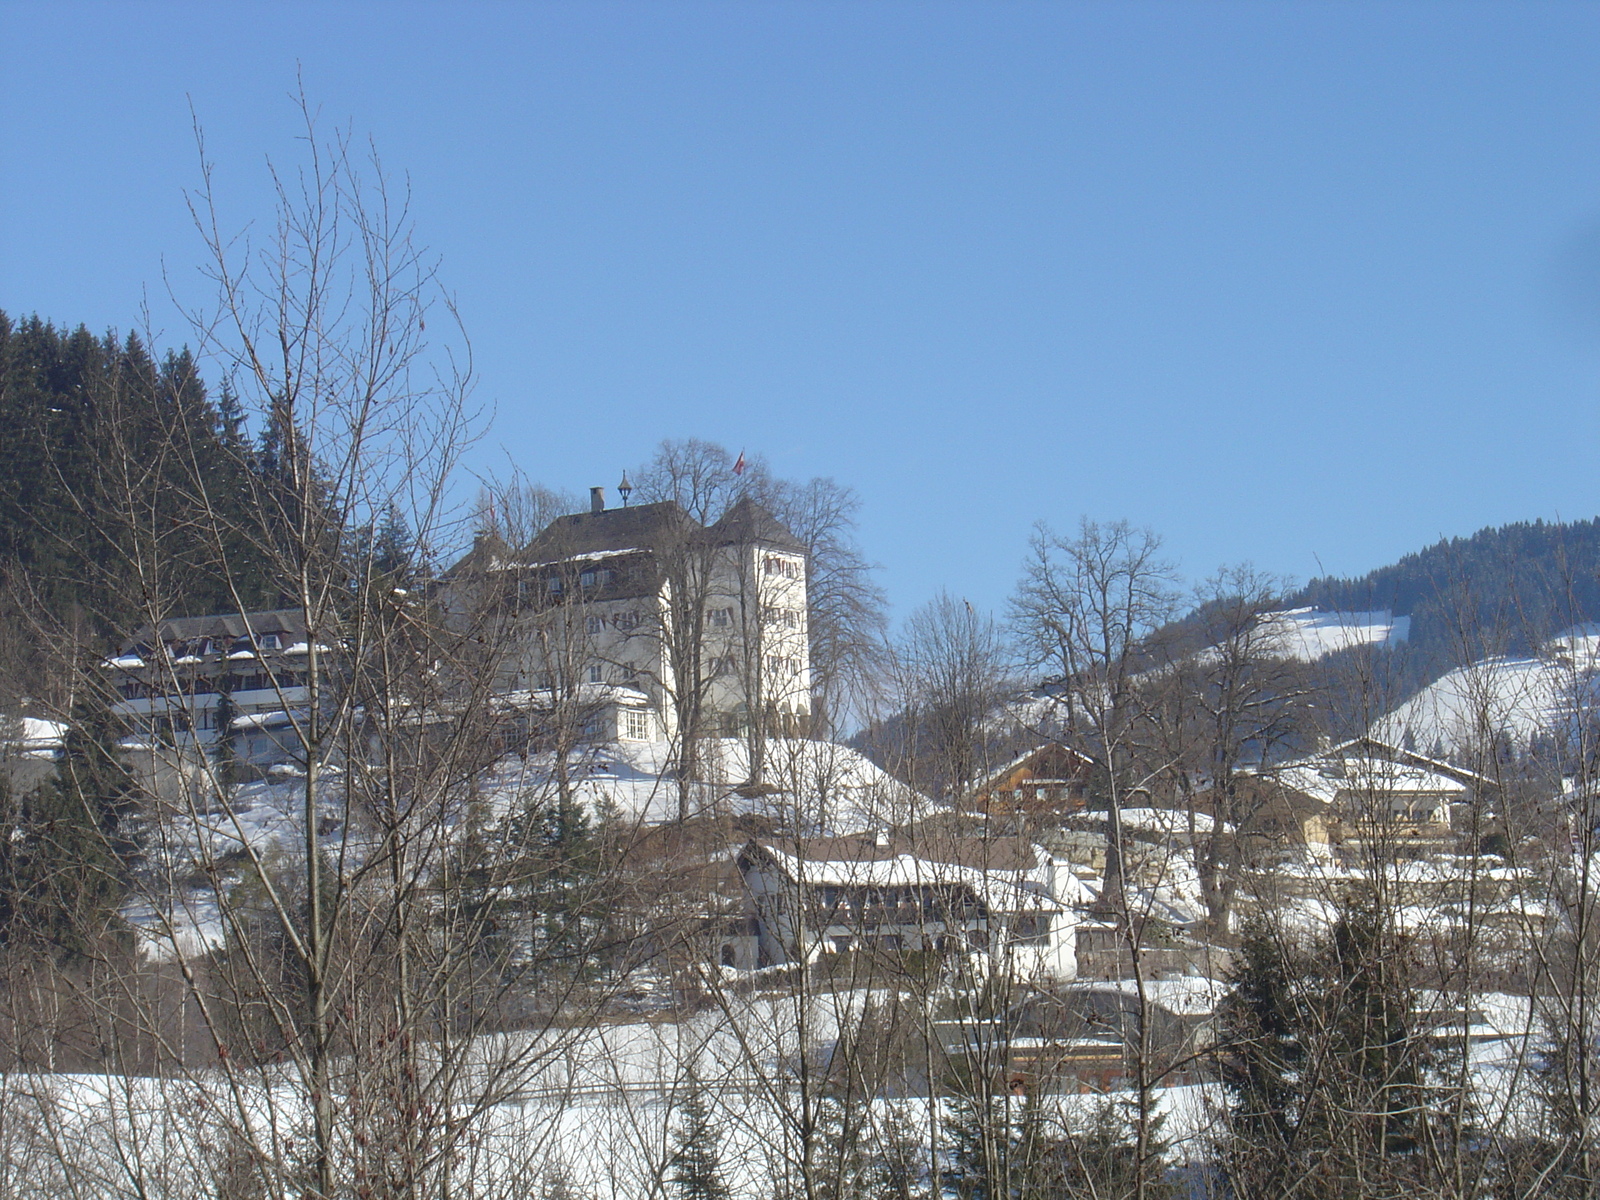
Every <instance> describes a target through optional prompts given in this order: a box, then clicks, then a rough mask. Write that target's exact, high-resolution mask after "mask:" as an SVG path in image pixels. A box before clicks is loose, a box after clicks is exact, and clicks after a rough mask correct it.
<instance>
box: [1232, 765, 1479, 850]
mask: <svg viewBox="0 0 1600 1200" xmlns="http://www.w3.org/2000/svg"><path fill="white" fill-rule="evenodd" d="M1487 785H1488V781H1487V780H1485V779H1484V778H1483V777H1482V776H1479V775H1476V774H1475V773H1474V772H1471V771H1467V770H1464V769H1463V768H1459V767H1455V766H1452V765H1451V764H1449V763H1444V762H1440V761H1438V760H1435V759H1431V758H1427V757H1425V756H1422V755H1418V754H1415V753H1413V752H1411V751H1407V750H1402V749H1399V748H1397V747H1394V746H1389V745H1387V744H1385V743H1382V742H1379V741H1376V740H1375V739H1372V738H1359V739H1356V740H1354V741H1350V742H1345V743H1342V744H1340V745H1337V746H1332V747H1329V748H1328V749H1326V750H1322V751H1320V752H1318V753H1317V754H1314V755H1312V756H1310V757H1307V758H1302V759H1296V760H1293V761H1290V762H1285V763H1280V764H1277V765H1275V766H1272V767H1260V768H1256V769H1254V770H1252V771H1250V772H1248V773H1247V774H1246V777H1245V778H1244V779H1243V780H1241V782H1240V785H1239V786H1240V788H1241V791H1243V792H1244V794H1245V795H1246V796H1248V797H1249V798H1250V800H1251V805H1250V807H1252V809H1253V811H1251V813H1250V815H1249V818H1248V819H1243V818H1242V819H1241V820H1240V822H1239V832H1240V835H1241V836H1254V837H1257V838H1262V837H1267V838H1270V837H1273V836H1275V835H1277V836H1283V835H1287V837H1288V840H1290V841H1292V842H1295V843H1298V844H1299V845H1302V846H1305V847H1307V848H1308V849H1309V850H1311V851H1312V852H1313V853H1324V854H1326V853H1329V852H1332V851H1340V852H1343V853H1345V854H1350V853H1355V852H1357V851H1359V850H1362V849H1364V848H1378V849H1381V850H1382V851H1383V852H1384V853H1388V854H1401V855H1414V854H1416V853H1421V852H1425V851H1431V850H1439V849H1444V848H1446V846H1447V845H1448V843H1449V842H1450V840H1451V837H1452V831H1453V829H1454V827H1455V818H1456V814H1457V813H1458V812H1461V811H1464V810H1466V809H1468V808H1469V807H1470V806H1471V805H1472V804H1474V803H1475V802H1476V801H1477V799H1478V798H1479V797H1480V796H1483V795H1485V794H1486V793H1487Z"/></svg>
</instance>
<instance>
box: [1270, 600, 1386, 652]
mask: <svg viewBox="0 0 1600 1200" xmlns="http://www.w3.org/2000/svg"><path fill="white" fill-rule="evenodd" d="M1261 620H1262V624H1263V625H1264V626H1265V627H1266V633H1267V636H1268V638H1269V639H1270V641H1269V646H1270V648H1271V649H1272V650H1273V651H1274V652H1275V653H1277V654H1278V655H1280V656H1281V657H1283V658H1292V659H1297V660H1299V661H1300V662H1315V661H1316V660H1317V659H1319V658H1324V657H1326V656H1327V655H1329V654H1334V653H1337V652H1338V651H1340V650H1349V649H1352V648H1354V647H1356V646H1394V645H1396V644H1398V643H1400V642H1403V641H1405V640H1406V638H1407V637H1409V636H1410V634H1411V618H1410V617H1397V616H1395V615H1394V614H1393V613H1391V612H1389V611H1388V610H1381V611H1377V612H1319V611H1318V610H1317V609H1314V608H1291V609H1287V610H1285V611H1284V612H1277V613H1268V614H1267V615H1266V616H1264V617H1262V619H1261Z"/></svg>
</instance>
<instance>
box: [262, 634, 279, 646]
mask: <svg viewBox="0 0 1600 1200" xmlns="http://www.w3.org/2000/svg"><path fill="white" fill-rule="evenodd" d="M260 642H261V648H262V649H263V650H281V649H283V639H282V638H281V637H279V636H278V635H277V634H275V633H263V634H262V635H261V638H260Z"/></svg>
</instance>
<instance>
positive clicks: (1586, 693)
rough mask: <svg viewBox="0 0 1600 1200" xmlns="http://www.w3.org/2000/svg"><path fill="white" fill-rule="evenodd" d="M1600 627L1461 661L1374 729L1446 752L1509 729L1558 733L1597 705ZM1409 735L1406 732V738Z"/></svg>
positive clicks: (1520, 736)
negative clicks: (1537, 647) (1514, 654)
mask: <svg viewBox="0 0 1600 1200" xmlns="http://www.w3.org/2000/svg"><path fill="white" fill-rule="evenodd" d="M1597 662H1600V634H1597V630H1596V627H1594V626H1592V625H1581V626H1575V627H1574V628H1572V629H1569V630H1567V631H1566V632H1565V633H1562V634H1561V635H1559V636H1558V637H1555V638H1553V639H1551V641H1550V642H1549V643H1548V644H1547V645H1546V646H1545V647H1544V649H1543V652H1542V653H1541V654H1540V655H1539V656H1537V657H1528V658H1505V657H1501V658H1490V659H1485V660H1483V661H1482V662H1476V663H1473V664H1472V665H1471V666H1467V667H1458V668H1457V669H1456V670H1454V671H1451V672H1450V673H1449V674H1448V675H1445V676H1444V677H1443V678H1441V679H1438V680H1436V681H1435V682H1434V683H1432V684H1429V685H1428V686H1427V687H1425V688H1423V689H1422V691H1420V692H1419V693H1417V695H1415V696H1413V697H1412V698H1411V699H1410V700H1407V701H1406V702H1405V703H1404V704H1402V705H1400V706H1399V707H1398V708H1396V709H1395V710H1394V711H1393V712H1392V713H1390V714H1389V715H1387V716H1385V717H1383V718H1382V719H1380V720H1379V721H1377V722H1376V723H1375V724H1374V725H1373V727H1372V733H1373V735H1374V736H1376V737H1378V738H1380V739H1382V740H1384V741H1388V742H1391V743H1393V744H1395V745H1408V744H1409V745H1414V746H1416V747H1417V748H1418V749H1419V750H1422V751H1424V752H1430V753H1431V752H1433V751H1439V752H1440V753H1448V752H1450V751H1452V750H1463V749H1466V748H1468V747H1470V746H1473V745H1479V746H1481V745H1482V744H1483V742H1484V741H1485V740H1486V739H1487V738H1489V737H1492V736H1502V735H1503V736H1505V737H1508V738H1510V739H1511V741H1513V742H1514V743H1517V744H1520V745H1523V746H1526V745H1527V744H1528V742H1529V741H1530V740H1531V739H1533V738H1535V737H1538V736H1541V735H1546V734H1560V733H1562V732H1563V731H1565V730H1566V729H1568V728H1569V727H1570V726H1571V724H1572V723H1573V721H1574V720H1576V719H1577V718H1578V716H1579V715H1580V714H1581V713H1583V712H1584V711H1585V710H1588V709H1590V708H1591V707H1592V705H1593V703H1594V701H1595V699H1596V696H1595V684H1596V671H1595V668H1596V665H1597ZM1408 739H1409V740H1408Z"/></svg>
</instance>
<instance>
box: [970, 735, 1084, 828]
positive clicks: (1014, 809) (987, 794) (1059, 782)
mask: <svg viewBox="0 0 1600 1200" xmlns="http://www.w3.org/2000/svg"><path fill="white" fill-rule="evenodd" d="M1093 766H1094V760H1093V759H1091V758H1089V756H1088V755H1086V754H1081V753H1079V752H1078V751H1076V750H1073V749H1071V748H1070V747H1068V746H1064V745H1062V744H1061V743H1060V742H1046V743H1045V744H1044V745H1042V746H1036V747H1034V748H1033V749H1032V750H1029V751H1028V752H1027V753H1026V754H1022V755H1019V756H1018V757H1017V758H1015V759H1013V760H1012V761H1011V762H1009V763H1007V764H1006V765H1005V766H1003V767H1001V768H1000V769H999V770H998V771H995V772H993V773H991V774H990V775H989V776H988V777H986V778H985V779H982V780H980V781H979V782H978V783H977V784H976V785H975V786H974V787H973V788H972V789H971V791H970V792H969V793H968V798H967V806H968V807H969V808H971V809H973V810H974V811H977V812H981V813H985V814H993V815H996V816H1043V815H1047V814H1051V813H1071V812H1079V811H1081V810H1082V809H1083V808H1084V806H1085V804H1086V803H1087V802H1088V798H1089V773H1090V771H1091V769H1092V768H1093Z"/></svg>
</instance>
